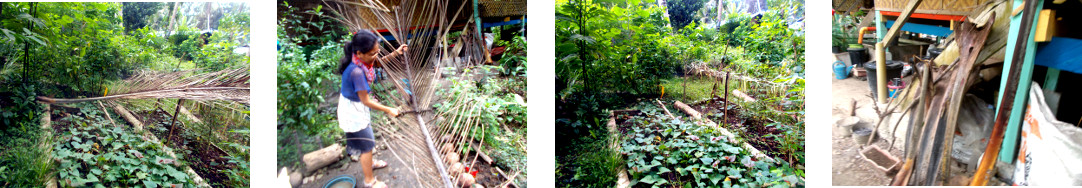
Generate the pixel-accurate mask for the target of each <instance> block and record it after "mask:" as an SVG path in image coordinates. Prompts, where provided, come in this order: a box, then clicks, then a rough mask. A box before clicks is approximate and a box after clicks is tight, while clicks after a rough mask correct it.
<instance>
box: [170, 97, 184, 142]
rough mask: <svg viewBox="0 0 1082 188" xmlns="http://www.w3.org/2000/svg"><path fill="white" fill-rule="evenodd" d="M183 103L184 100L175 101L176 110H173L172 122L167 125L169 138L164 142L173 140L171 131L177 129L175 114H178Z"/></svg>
mask: <svg viewBox="0 0 1082 188" xmlns="http://www.w3.org/2000/svg"><path fill="white" fill-rule="evenodd" d="M183 103H184V99H177V109H176V110H173V120H172V121H170V122H171V123H169V138H165V139H166V140H169V139H170V138H173V129H176V127H177V125H176V124H177V114H180V106H181V104H183Z"/></svg>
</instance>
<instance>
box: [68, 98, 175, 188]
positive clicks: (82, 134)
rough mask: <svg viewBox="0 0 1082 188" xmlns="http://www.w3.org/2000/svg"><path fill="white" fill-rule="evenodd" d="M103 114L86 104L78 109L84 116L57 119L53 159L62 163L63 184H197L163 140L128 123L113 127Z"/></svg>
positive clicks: (86, 185) (154, 185) (120, 122)
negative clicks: (137, 131) (151, 138)
mask: <svg viewBox="0 0 1082 188" xmlns="http://www.w3.org/2000/svg"><path fill="white" fill-rule="evenodd" d="M101 112H102V111H101V110H100V108H98V107H96V106H87V105H84V106H81V108H80V109H79V112H78V114H82V115H81V116H80V115H71V116H66V117H63V118H61V119H59V120H57V122H58V125H57V127H58V129H57V130H56V131H57V132H58V133H59V134H58V135H57V138H56V142H54V144H53V158H55V159H56V160H57V161H58V162H57V164H58V165H57V171H58V173H57V174H58V177H59V179H58V180H59V182H60V186H64V187H69V186H70V187H134V186H140V187H167V186H170V185H174V184H175V185H180V186H185V187H192V186H194V185H193V183H192V179H191V178H192V177H191V176H189V175H188V174H187V173H185V172H184V171H183V168H182V167H183V166H182V164H179V162H180V160H178V159H177V158H173V157H170V156H169V155H168V154H166V153H165V152H163V151H162V150H163V148H162V144H161V143H154V142H150V141H147V139H146V138H144V137H142V136H140V135H138V134H135V133H133V132H134V130H132V129H131V128H130V126H129V125H128V124H126V123H125V122H124V121H116V123H117V126H114V125H113V124H112V122H110V121H109V120H106V119H105V117H104V114H101ZM115 115H116V114H113V116H114V117H115ZM63 124H66V125H63Z"/></svg>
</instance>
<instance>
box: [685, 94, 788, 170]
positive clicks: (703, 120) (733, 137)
mask: <svg viewBox="0 0 1082 188" xmlns="http://www.w3.org/2000/svg"><path fill="white" fill-rule="evenodd" d="M677 102H680V101H677ZM680 103H681V104H683V102H680ZM676 108H677V109H680V110H681V111H683V112H684V113H687V114H702V113H699V111H697V110H695V109H692V108H691V107H690V106H687V105H683V106H676ZM697 120H699V122H700V123H701V124H706V125H708V126H711V127H714V128H715V129H717V130H718V133H719V134H720V135H722V136H725V137H726V138H727V140H728V141H729V142H733V143H734V144H735V140H736V135H735V134H733V133H732V132H729V129H725V128H723V127H721V126H718V124H717V123H714V121H710V119H707V118H701V117H700V118H697ZM741 148H744V150H748V153H750V154H751V156H753V157H755V158H756V159H767V161H769V162H774V160H773V159H772V158H770V156H767V155H766V154H763V152H760V151H759V149H756V148H755V146H752V145H751V144H748V142H744V143H742V146H741Z"/></svg>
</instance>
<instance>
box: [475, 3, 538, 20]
mask: <svg viewBox="0 0 1082 188" xmlns="http://www.w3.org/2000/svg"><path fill="white" fill-rule="evenodd" d="M478 6H479V7H478V9H480V11H481V17H503V16H522V15H526V1H525V0H502V1H497V0H481V1H479V2H478Z"/></svg>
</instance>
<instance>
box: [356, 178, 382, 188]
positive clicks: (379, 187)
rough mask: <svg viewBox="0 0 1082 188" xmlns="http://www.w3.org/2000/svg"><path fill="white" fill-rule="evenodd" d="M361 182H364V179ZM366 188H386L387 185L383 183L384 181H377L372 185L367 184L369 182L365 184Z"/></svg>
mask: <svg viewBox="0 0 1082 188" xmlns="http://www.w3.org/2000/svg"><path fill="white" fill-rule="evenodd" d="M361 180H362V181H363V180H364V179H361ZM364 187H365V188H386V187H387V184H386V183H383V182H382V181H379V180H376V181H375V182H372V183H367V182H366V183H364Z"/></svg>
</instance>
